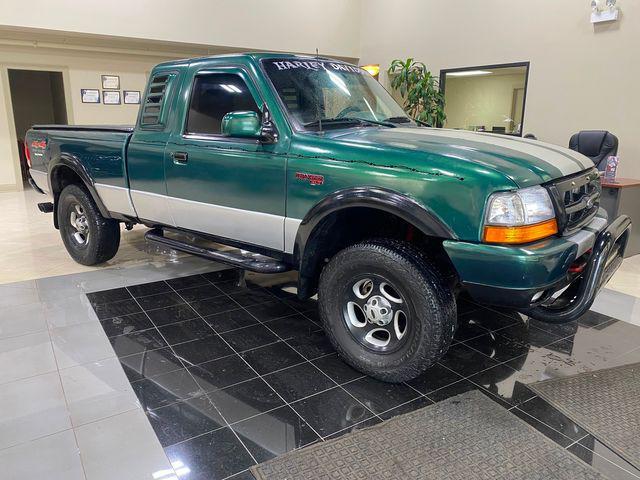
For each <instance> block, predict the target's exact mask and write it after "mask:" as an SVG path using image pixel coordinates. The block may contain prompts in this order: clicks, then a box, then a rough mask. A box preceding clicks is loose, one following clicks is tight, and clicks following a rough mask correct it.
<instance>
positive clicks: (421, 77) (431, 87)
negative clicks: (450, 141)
mask: <svg viewBox="0 0 640 480" xmlns="http://www.w3.org/2000/svg"><path fill="white" fill-rule="evenodd" d="M387 73H388V74H389V78H390V79H391V88H393V89H394V90H396V91H398V93H400V95H401V96H402V98H403V99H404V105H403V107H404V109H405V110H406V112H407V113H408V114H409V115H410V116H411V117H413V118H414V119H415V120H417V121H418V122H421V123H424V124H427V125H429V126H433V127H440V126H442V125H443V124H444V121H445V119H446V115H445V113H444V94H443V93H442V92H441V91H440V85H439V82H438V79H437V78H436V77H434V76H433V75H432V74H431V72H430V71H429V70H428V69H427V67H426V65H425V64H424V63H422V62H416V61H414V59H413V58H407V59H406V60H401V59H396V60H394V61H392V62H391V66H390V67H389V69H388V70H387Z"/></svg>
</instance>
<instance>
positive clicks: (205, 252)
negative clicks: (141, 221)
mask: <svg viewBox="0 0 640 480" xmlns="http://www.w3.org/2000/svg"><path fill="white" fill-rule="evenodd" d="M144 238H146V239H147V240H148V241H150V242H154V243H159V244H161V245H165V246H167V247H169V248H173V249H174V250H179V251H181V252H186V253H190V254H192V255H198V256H199V257H204V258H208V259H209V260H214V261H216V262H221V263H226V264H228V265H233V266H234V267H239V268H242V269H244V270H249V271H252V272H257V273H280V272H286V271H287V270H289V267H288V266H287V264H286V263H283V262H280V261H278V260H275V259H273V258H270V257H266V256H264V255H258V254H255V253H246V254H242V253H235V252H227V251H221V250H215V249H213V248H205V247H200V246H198V245H194V244H192V243H187V242H183V241H180V240H176V239H174V238H168V237H165V236H164V232H163V231H162V229H159V228H154V229H151V230H149V231H148V232H147V233H145V235H144Z"/></svg>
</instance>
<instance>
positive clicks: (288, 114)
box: [26, 53, 630, 382]
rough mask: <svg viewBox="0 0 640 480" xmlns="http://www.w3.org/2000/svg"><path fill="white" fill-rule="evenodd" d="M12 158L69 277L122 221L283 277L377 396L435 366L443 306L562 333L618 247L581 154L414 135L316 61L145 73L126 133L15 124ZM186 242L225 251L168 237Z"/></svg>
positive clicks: (259, 59) (440, 132)
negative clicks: (24, 162)
mask: <svg viewBox="0 0 640 480" xmlns="http://www.w3.org/2000/svg"><path fill="white" fill-rule="evenodd" d="M26 148H27V151H26V154H27V158H29V159H30V162H31V163H30V165H31V170H30V172H31V177H32V180H33V184H34V186H35V188H37V189H38V190H41V191H43V192H46V193H47V194H49V195H50V196H51V197H52V201H51V202H43V203H42V204H40V209H41V210H43V211H45V212H53V223H54V225H55V227H56V228H58V229H59V230H60V234H61V236H62V240H63V242H64V244H65V246H66V248H67V250H68V252H69V254H70V255H71V256H72V257H73V258H74V259H75V260H76V261H77V262H80V263H81V264H84V265H94V264H99V263H103V262H106V261H107V260H109V259H110V258H112V257H113V256H114V255H115V254H116V252H117V250H118V244H119V241H120V225H119V224H120V223H124V224H126V225H127V226H128V227H130V226H131V225H133V224H143V225H145V226H147V227H149V228H150V230H149V231H148V232H147V233H146V237H147V239H148V240H150V241H154V242H159V243H161V244H163V245H168V246H170V247H172V248H174V249H177V250H181V251H185V252H190V253H192V254H196V255H200V256H203V257H206V258H210V259H213V260H216V261H221V262H225V263H228V264H231V265H235V266H238V267H241V268H242V269H245V270H249V271H257V272H262V273H276V272H282V271H285V270H296V271H297V272H298V280H297V282H298V285H297V293H298V295H299V297H300V298H302V299H306V298H309V297H311V296H313V295H315V294H316V293H317V295H318V305H319V314H320V317H321V319H322V321H323V323H324V328H325V331H326V334H327V335H328V337H329V339H330V340H331V342H332V344H333V345H334V347H335V348H336V350H337V351H338V352H339V354H340V355H341V356H342V357H343V358H344V359H345V360H346V361H347V362H349V363H350V364H351V365H352V366H354V367H355V368H357V369H358V370H360V371H361V372H364V373H366V374H368V375H370V376H372V377H375V378H378V379H380V380H383V381H389V382H400V381H405V380H408V379H411V378H413V377H415V376H417V375H418V374H420V373H421V372H422V371H424V370H425V369H427V368H428V367H429V366H430V365H432V364H433V363H434V362H436V361H437V360H438V359H439V358H440V357H442V355H444V354H445V352H446V351H447V349H448V347H449V344H450V342H451V339H452V337H453V335H454V332H455V330H456V296H457V294H458V293H459V292H460V291H466V292H468V294H469V295H471V297H472V298H473V299H475V301H477V302H480V303H483V304H492V305H498V306H502V307H508V308H511V309H515V310H518V311H521V312H523V313H525V314H526V315H528V316H530V317H532V318H535V319H539V320H542V321H545V322H553V323H562V322H569V321H572V320H575V319H576V318H578V317H579V316H580V315H582V314H583V313H584V312H585V311H587V310H588V309H589V307H590V306H591V304H592V302H593V300H594V297H595V295H596V294H597V292H598V290H599V289H600V288H601V287H602V285H603V284H605V283H606V282H607V281H608V279H609V278H610V276H611V275H612V274H613V273H614V272H615V270H616V269H617V268H618V267H619V265H620V263H621V262H622V256H623V253H624V250H625V246H626V242H627V237H628V235H629V231H630V220H629V218H628V217H627V216H624V215H623V216H620V217H618V218H612V219H607V216H606V213H604V211H603V209H601V208H600V207H599V203H600V194H601V186H600V179H599V175H598V172H597V171H596V169H595V168H594V165H593V163H592V162H591V161H590V160H589V159H588V158H586V157H584V156H582V155H580V154H579V153H576V152H574V151H571V150H568V149H565V148H562V147H559V146H556V145H550V144H546V143H542V142H538V141H535V140H526V139H522V138H518V137H513V136H506V135H492V134H486V133H471V132H467V131H459V130H446V129H437V128H428V127H425V126H423V125H420V124H417V123H416V122H414V121H413V120H412V119H411V118H409V117H408V116H407V115H406V114H405V112H404V111H403V110H402V108H401V107H400V106H399V105H398V104H397V103H396V102H395V101H394V99H393V98H392V97H391V95H390V94H389V93H388V92H387V91H386V90H385V89H384V88H383V87H382V86H381V85H380V84H379V83H378V82H377V81H376V80H374V79H373V78H372V77H371V76H370V75H369V74H367V73H366V72H365V71H363V70H361V69H360V68H358V67H356V66H354V65H349V64H347V63H344V62H342V61H338V60H332V59H330V58H314V57H306V56H296V55H290V54H272V53H259V54H241V55H225V56H218V57H207V58H196V59H190V60H181V61H173V62H168V63H162V64H160V65H158V66H156V67H155V68H154V69H153V71H152V72H151V75H150V80H149V84H148V86H147V88H146V91H145V94H144V97H143V102H142V104H141V107H140V112H139V115H138V119H137V123H136V125H135V126H131V127H120V126H113V127H109V126H53V125H52V126H46V125H39V126H34V127H33V128H32V129H31V130H30V131H29V132H28V134H27V138H26ZM174 232H182V233H185V232H186V233H188V235H175V234H174ZM198 237H202V238H204V239H207V240H213V241H215V242H217V243H218V244H223V245H226V246H232V247H236V248H237V250H231V251H229V249H228V248H225V249H224V251H220V250H216V249H214V248H210V247H208V248H205V247H202V246H201V245H202V244H203V243H202V242H196V243H197V244H196V243H190V242H188V241H186V240H184V238H198ZM199 245H200V246H199Z"/></svg>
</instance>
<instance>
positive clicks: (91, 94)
mask: <svg viewBox="0 0 640 480" xmlns="http://www.w3.org/2000/svg"><path fill="white" fill-rule="evenodd" d="M80 95H81V96H82V103H100V90H98V89H97V88H95V89H94V88H81V89H80Z"/></svg>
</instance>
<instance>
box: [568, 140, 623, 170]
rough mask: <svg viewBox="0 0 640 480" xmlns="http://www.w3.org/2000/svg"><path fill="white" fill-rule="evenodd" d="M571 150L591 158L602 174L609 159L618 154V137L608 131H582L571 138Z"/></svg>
mask: <svg viewBox="0 0 640 480" xmlns="http://www.w3.org/2000/svg"><path fill="white" fill-rule="evenodd" d="M569 148H570V149H571V150H575V151H576V152H580V153H581V154H583V155H585V156H587V157H589V158H590V159H591V160H592V161H593V164H594V165H595V166H596V167H598V170H600V171H601V172H602V171H604V170H605V168H607V157H609V156H611V155H616V154H617V153H618V137H616V136H615V135H614V134H613V133H611V132H607V131H606V130H582V131H581V132H578V133H575V134H573V135H572V136H571V139H570V140H569Z"/></svg>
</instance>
